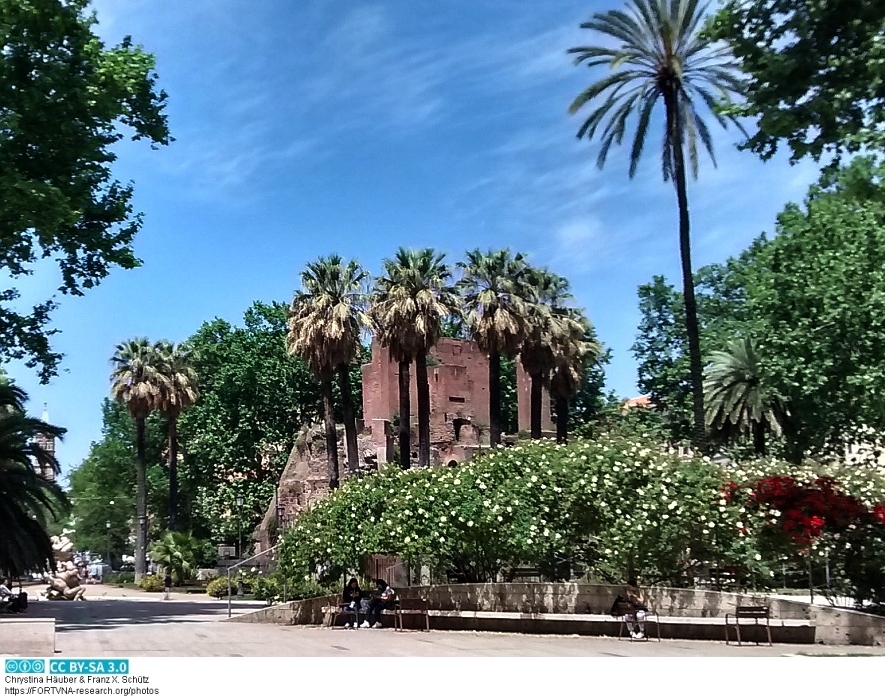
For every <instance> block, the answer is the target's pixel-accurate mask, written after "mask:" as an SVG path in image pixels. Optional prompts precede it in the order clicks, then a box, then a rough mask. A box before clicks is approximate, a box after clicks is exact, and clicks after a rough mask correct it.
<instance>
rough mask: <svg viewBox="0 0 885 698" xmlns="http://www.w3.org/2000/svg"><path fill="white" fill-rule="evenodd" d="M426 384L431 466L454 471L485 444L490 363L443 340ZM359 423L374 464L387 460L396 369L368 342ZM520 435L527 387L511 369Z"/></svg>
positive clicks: (546, 425)
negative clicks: (369, 349) (363, 427)
mask: <svg viewBox="0 0 885 698" xmlns="http://www.w3.org/2000/svg"><path fill="white" fill-rule="evenodd" d="M429 357H430V358H429V360H428V365H427V378H428V380H429V382H430V446H431V461H433V462H435V463H442V464H445V465H455V464H457V463H461V462H463V461H465V460H469V459H470V457H471V456H472V455H473V453H474V452H475V451H476V450H477V449H479V448H480V447H482V446H488V443H489V435H488V429H489V362H488V358H487V357H486V355H485V354H484V353H483V352H482V351H481V350H480V349H479V347H478V346H477V345H476V343H475V342H472V341H468V340H460V339H449V338H443V339H440V340H439V342H437V344H436V346H435V347H433V349H431V350H430V354H429ZM362 372H363V419H364V420H365V425H366V429H367V430H369V431H370V432H371V439H372V443H373V444H374V446H375V450H376V454H377V456H378V462H379V463H381V462H385V461H387V460H390V459H391V458H392V450H393V443H394V436H395V434H394V432H395V431H396V430H395V428H394V427H393V426H392V425H393V421H394V418H395V415H396V414H397V412H398V410H399V365H398V364H397V363H396V362H395V361H391V359H390V352H389V351H388V350H387V348H385V347H382V346H381V345H380V344H378V343H377V342H372V360H371V362H370V363H368V364H365V365H364V366H363V368H362ZM410 377H411V391H410V392H411V404H412V420H411V421H412V430H413V439H412V443H413V448H414V449H415V451H416V452H415V453H414V454H413V456H414V457H415V458H417V449H418V438H417V420H418V415H417V406H418V389H417V379H416V377H415V370H414V366H413V367H412V370H411V376H410ZM516 378H517V397H518V401H519V405H518V414H519V430H520V431H528V430H529V429H530V404H529V393H530V384H531V381H530V379H529V377H528V376H527V375H526V373H525V371H524V370H523V369H522V366H521V365H520V363H519V361H517V364H516ZM541 409H542V415H543V417H542V429H543V430H544V431H552V429H553V425H552V422H551V419H550V398H549V396H548V395H547V392H546V390H545V391H544V397H543V401H542V407H541Z"/></svg>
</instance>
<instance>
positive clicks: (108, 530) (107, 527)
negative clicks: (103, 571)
mask: <svg viewBox="0 0 885 698" xmlns="http://www.w3.org/2000/svg"><path fill="white" fill-rule="evenodd" d="M104 528H105V533H106V536H107V540H106V543H107V546H106V547H107V551H108V567H111V522H110V521H105V522H104Z"/></svg>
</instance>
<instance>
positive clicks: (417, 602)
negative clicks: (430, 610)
mask: <svg viewBox="0 0 885 698" xmlns="http://www.w3.org/2000/svg"><path fill="white" fill-rule="evenodd" d="M397 606H399V608H401V609H402V610H403V611H426V610H427V599H398V600H397Z"/></svg>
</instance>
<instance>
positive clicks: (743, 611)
mask: <svg viewBox="0 0 885 698" xmlns="http://www.w3.org/2000/svg"><path fill="white" fill-rule="evenodd" d="M768 614H769V608H768V606H738V607H737V608H736V609H735V612H734V615H735V616H737V617H738V618H768Z"/></svg>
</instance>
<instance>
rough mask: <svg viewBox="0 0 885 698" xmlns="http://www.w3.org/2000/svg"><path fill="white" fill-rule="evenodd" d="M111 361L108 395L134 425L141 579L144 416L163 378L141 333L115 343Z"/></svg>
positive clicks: (145, 531) (137, 557)
mask: <svg viewBox="0 0 885 698" xmlns="http://www.w3.org/2000/svg"><path fill="white" fill-rule="evenodd" d="M111 363H112V364H113V372H112V373H111V395H112V396H113V398H114V399H115V400H117V401H118V402H120V403H122V404H123V405H125V406H126V409H127V410H128V411H129V414H130V415H131V416H132V419H133V420H134V421H135V428H136V434H135V443H136V457H135V469H136V501H135V508H136V513H135V515H136V521H137V526H136V536H135V578H136V581H140V580H141V578H142V576H144V572H145V560H146V558H145V555H146V553H147V536H148V529H147V461H146V459H145V420H147V418H148V415H150V413H151V412H153V411H155V410H156V409H157V406H158V404H159V400H160V394H161V390H162V389H163V387H164V386H165V385H166V378H165V376H164V375H163V373H162V370H161V365H160V360H159V356H158V352H157V349H156V346H155V345H152V344H150V342H148V340H147V339H145V338H143V337H142V338H138V339H132V340H129V341H126V342H123V343H122V344H119V345H117V349H116V351H115V352H114V355H113V357H112V358H111Z"/></svg>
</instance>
